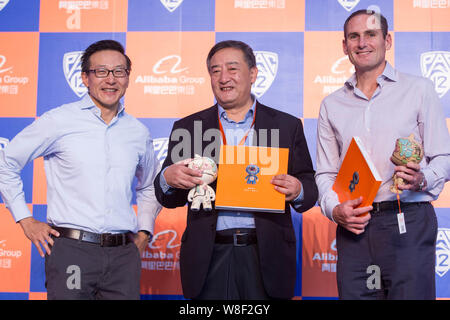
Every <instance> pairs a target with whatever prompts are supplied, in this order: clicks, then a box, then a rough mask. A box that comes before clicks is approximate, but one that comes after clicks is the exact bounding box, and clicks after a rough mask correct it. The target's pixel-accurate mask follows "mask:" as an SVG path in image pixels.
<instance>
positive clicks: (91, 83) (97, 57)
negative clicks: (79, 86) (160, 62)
mask: <svg viewBox="0 0 450 320" xmlns="http://www.w3.org/2000/svg"><path fill="white" fill-rule="evenodd" d="M97 68H106V69H109V70H113V69H116V68H125V69H126V68H127V63H126V59H125V56H124V55H123V54H121V53H120V52H118V51H115V50H102V51H97V52H95V53H94V54H92V55H91V57H90V58H89V69H90V70H93V69H97ZM81 78H82V80H83V84H84V85H85V86H86V87H87V88H88V89H89V95H90V96H91V98H92V100H93V101H94V102H95V104H96V105H98V106H99V107H103V108H107V109H110V110H113V109H117V108H118V105H119V100H120V98H122V97H123V95H124V94H125V91H126V90H127V87H128V82H129V76H128V75H127V76H126V77H124V78H115V77H114V76H113V75H112V72H110V73H109V74H108V76H107V77H106V78H97V77H96V76H95V74H94V72H89V73H86V72H83V73H82V74H81Z"/></svg>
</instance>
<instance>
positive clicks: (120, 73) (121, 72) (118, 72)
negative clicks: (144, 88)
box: [88, 68, 130, 78]
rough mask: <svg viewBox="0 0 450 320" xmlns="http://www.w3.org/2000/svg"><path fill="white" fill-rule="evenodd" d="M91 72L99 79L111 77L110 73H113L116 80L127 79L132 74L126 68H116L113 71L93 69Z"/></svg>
mask: <svg viewBox="0 0 450 320" xmlns="http://www.w3.org/2000/svg"><path fill="white" fill-rule="evenodd" d="M89 72H93V73H94V74H95V76H96V77H97V78H106V77H107V76H109V73H110V72H111V73H112V74H113V76H114V77H115V78H125V77H126V76H128V75H129V74H130V70H128V69H125V68H116V69H113V70H109V69H106V68H98V69H91V70H88V73H89Z"/></svg>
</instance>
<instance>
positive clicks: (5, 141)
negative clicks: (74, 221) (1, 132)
mask: <svg viewBox="0 0 450 320" xmlns="http://www.w3.org/2000/svg"><path fill="white" fill-rule="evenodd" d="M8 143H9V140H8V139H6V138H2V137H0V150H2V149H5V148H6V146H7V145H8Z"/></svg>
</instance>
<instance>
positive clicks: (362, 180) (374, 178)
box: [333, 137, 382, 207]
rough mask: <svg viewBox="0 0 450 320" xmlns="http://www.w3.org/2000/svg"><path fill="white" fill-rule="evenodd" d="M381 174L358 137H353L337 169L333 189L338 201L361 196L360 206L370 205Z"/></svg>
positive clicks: (378, 185) (379, 182)
mask: <svg viewBox="0 0 450 320" xmlns="http://www.w3.org/2000/svg"><path fill="white" fill-rule="evenodd" d="M381 181H382V180H381V176H380V174H379V173H378V171H377V168H376V167H375V165H374V164H373V162H372V160H371V159H370V157H369V154H368V152H367V150H366V149H365V148H364V145H363V144H362V141H361V139H360V138H359V137H353V138H352V141H351V142H350V145H349V147H348V150H347V153H346V154H345V158H344V161H343V162H342V165H341V168H340V169H339V172H338V175H337V177H336V181H335V182H334V184H333V190H334V191H335V192H336V193H337V194H338V196H339V202H341V203H342V202H344V201H347V200H353V199H356V198H359V197H360V196H362V197H363V201H362V203H361V204H360V207H365V206H370V205H372V202H373V200H374V199H375V196H376V195H377V192H378V189H379V188H380V185H381Z"/></svg>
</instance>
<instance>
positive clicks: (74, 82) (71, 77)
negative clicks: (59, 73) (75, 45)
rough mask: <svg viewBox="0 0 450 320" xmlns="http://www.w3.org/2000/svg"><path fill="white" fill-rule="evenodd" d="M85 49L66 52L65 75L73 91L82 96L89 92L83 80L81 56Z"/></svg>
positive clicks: (64, 58)
mask: <svg viewBox="0 0 450 320" xmlns="http://www.w3.org/2000/svg"><path fill="white" fill-rule="evenodd" d="M82 55H83V51H72V52H67V53H65V54H64V57H63V71H64V77H65V78H66V81H67V83H68V84H69V86H70V88H71V89H72V91H73V92H74V93H75V94H76V95H77V96H78V97H79V98H81V97H82V96H84V95H85V94H86V92H87V88H86V87H85V86H84V84H83V81H82V80H81V56H82Z"/></svg>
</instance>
